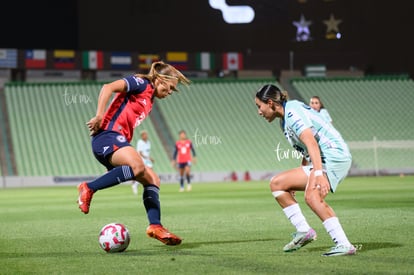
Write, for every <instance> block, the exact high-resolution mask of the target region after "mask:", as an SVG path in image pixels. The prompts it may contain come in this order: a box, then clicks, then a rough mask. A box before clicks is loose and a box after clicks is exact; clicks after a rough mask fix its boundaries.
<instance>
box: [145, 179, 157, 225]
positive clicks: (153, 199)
mask: <svg viewBox="0 0 414 275" xmlns="http://www.w3.org/2000/svg"><path fill="white" fill-rule="evenodd" d="M159 192H160V189H159V188H158V187H157V186H155V185H147V186H144V192H143V194H142V200H143V202H144V206H145V210H146V211H147V216H148V221H149V223H150V224H161V206H160V200H159V196H158V193H159Z"/></svg>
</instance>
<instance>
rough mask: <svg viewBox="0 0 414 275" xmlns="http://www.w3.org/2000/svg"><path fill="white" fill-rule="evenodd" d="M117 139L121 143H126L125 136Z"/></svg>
mask: <svg viewBox="0 0 414 275" xmlns="http://www.w3.org/2000/svg"><path fill="white" fill-rule="evenodd" d="M116 139H117V140H118V141H119V142H126V138H125V137H124V136H122V135H119V136H117V137H116Z"/></svg>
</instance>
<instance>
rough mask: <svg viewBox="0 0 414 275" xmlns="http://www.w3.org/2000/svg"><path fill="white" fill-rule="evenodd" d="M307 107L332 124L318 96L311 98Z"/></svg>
mask: <svg viewBox="0 0 414 275" xmlns="http://www.w3.org/2000/svg"><path fill="white" fill-rule="evenodd" d="M309 106H311V108H312V109H314V110H315V111H317V112H319V113H320V114H321V115H322V117H323V118H324V119H325V120H326V121H328V122H329V123H332V118H331V116H330V115H329V112H328V110H327V109H326V108H325V105H323V103H322V100H321V98H320V97H319V96H316V95H314V96H312V97H311V99H310V101H309Z"/></svg>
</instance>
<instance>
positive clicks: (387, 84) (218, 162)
mask: <svg viewBox="0 0 414 275" xmlns="http://www.w3.org/2000/svg"><path fill="white" fill-rule="evenodd" d="M272 82H273V83H274V84H277V83H275V81H274V80H272V79H244V80H241V79H239V80H236V79H217V80H197V81H196V80H194V82H193V83H192V85H190V86H189V87H188V89H187V88H186V87H181V89H180V90H181V92H179V93H174V94H173V95H172V96H171V97H169V98H167V99H163V100H156V102H155V104H157V107H159V110H160V112H161V114H162V116H163V117H164V119H165V123H166V124H165V125H166V127H165V128H167V129H163V131H166V132H168V133H170V135H171V136H172V137H173V140H167V141H166V142H167V144H169V146H171V147H172V146H173V144H174V142H175V140H174V139H175V138H178V132H179V130H181V129H184V130H185V131H186V132H187V135H188V137H189V138H190V139H191V140H192V141H193V143H194V146H195V150H196V153H197V164H196V165H194V166H193V171H195V172H197V171H200V172H213V171H214V172H217V171H220V172H229V173H230V172H232V171H275V172H277V171H282V170H285V169H289V168H292V167H296V166H298V165H299V163H300V159H298V156H297V155H296V154H295V152H294V151H293V150H292V149H291V148H290V146H289V145H288V143H287V141H286V140H285V138H284V137H283V133H282V131H280V129H279V125H278V124H277V123H272V124H269V123H268V122H267V121H265V120H264V119H263V118H261V117H260V116H259V115H258V114H257V107H256V106H255V104H254V96H255V92H256V90H257V89H258V88H259V87H261V86H262V85H264V84H267V83H272ZM291 84H292V86H293V87H294V89H295V90H296V92H297V93H298V94H300V96H301V97H302V98H304V99H305V100H309V98H310V97H311V96H313V95H318V96H320V97H321V98H322V100H323V102H324V103H325V105H326V107H327V109H328V111H329V113H330V114H331V116H332V118H333V123H334V125H335V126H336V127H337V128H338V129H339V130H340V131H341V133H342V134H343V136H344V138H345V139H346V140H347V141H348V142H349V143H350V144H354V143H358V142H368V143H369V142H370V141H373V139H374V137H375V138H376V139H377V140H378V141H381V142H390V143H392V142H394V141H398V140H403V141H404V140H409V141H412V140H413V138H412V137H413V136H414V127H413V126H414V122H413V121H412V120H411V119H409V117H408V112H409V110H411V106H410V105H411V104H412V102H414V82H413V81H412V80H410V79H406V78H404V79H400V78H393V79H388V78H379V79H365V78H361V79H322V78H318V79H317V80H315V79H307V80H304V79H296V80H294V81H292V83H291ZM101 86H102V83H97V82H78V83H72V82H71V83H9V84H7V85H6V86H5V96H6V105H7V112H8V117H9V126H10V130H11V137H12V146H13V152H14V157H15V160H16V166H17V173H18V175H21V176H73V175H92V176H95V175H100V174H102V173H104V172H105V168H104V167H103V166H102V165H100V164H99V163H98V162H97V161H96V160H95V158H94V156H93V154H92V152H91V148H90V137H89V133H88V129H87V127H86V122H87V121H88V120H89V119H90V118H91V117H92V116H93V115H94V114H95V111H96V103H97V97H98V94H99V90H100V88H101ZM157 119H159V118H157V116H155V114H154V115H151V114H150V118H148V119H146V120H145V121H144V122H143V123H142V125H140V126H139V127H137V128H136V133H135V135H134V138H133V140H132V142H131V144H132V146H134V147H135V146H136V142H137V140H138V139H139V132H140V131H141V130H143V129H145V130H147V131H148V132H149V137H150V140H151V143H152V156H153V158H154V159H155V164H154V170H155V171H156V172H158V173H174V172H175V170H174V169H173V168H172V167H171V163H170V161H171V157H172V156H171V155H170V154H171V152H172V150H173V148H165V147H163V146H164V144H163V142H162V139H161V136H162V135H160V133H159V132H157V128H156V127H155V126H156V125H162V124H154V123H159V122H157ZM164 138H165V137H164ZM164 141H165V140H164ZM351 151H352V153H353V156H354V167H358V168H362V169H365V168H366V169H369V168H373V167H374V166H378V167H379V168H380V169H382V168H385V167H391V168H393V167H414V163H413V162H414V159H413V158H412V157H411V156H412V153H413V148H411V147H410V148H394V149H389V148H381V147H379V148H378V150H377V151H376V152H375V154H377V155H378V158H377V159H375V156H374V153H373V152H372V148H369V147H368V148H363V147H362V149H361V148H358V149H352V148H351Z"/></svg>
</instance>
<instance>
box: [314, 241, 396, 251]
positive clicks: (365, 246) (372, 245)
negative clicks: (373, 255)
mask: <svg viewBox="0 0 414 275" xmlns="http://www.w3.org/2000/svg"><path fill="white" fill-rule="evenodd" d="M354 246H355V247H356V249H357V251H358V252H357V253H361V252H362V253H363V252H364V251H370V250H378V249H384V248H396V247H402V246H403V245H402V244H400V243H391V242H367V243H354ZM306 248H307V249H308V250H309V251H324V250H328V249H329V248H330V247H326V246H325V247H312V245H309V246H306Z"/></svg>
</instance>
